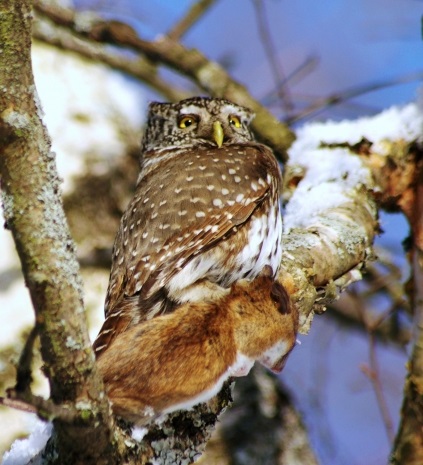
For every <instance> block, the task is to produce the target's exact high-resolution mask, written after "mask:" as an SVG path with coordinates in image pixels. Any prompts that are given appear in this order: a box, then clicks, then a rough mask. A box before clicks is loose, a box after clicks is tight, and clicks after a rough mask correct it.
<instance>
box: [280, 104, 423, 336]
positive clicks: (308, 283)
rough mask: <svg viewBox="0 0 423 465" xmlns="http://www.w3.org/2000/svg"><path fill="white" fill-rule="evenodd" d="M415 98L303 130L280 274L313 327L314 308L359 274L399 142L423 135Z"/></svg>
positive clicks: (292, 163) (294, 152) (291, 168)
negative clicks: (374, 112)
mask: <svg viewBox="0 0 423 465" xmlns="http://www.w3.org/2000/svg"><path fill="white" fill-rule="evenodd" d="M422 122H423V116H422V112H421V110H420V109H419V108H418V106H417V105H415V104H410V105H408V106H406V107H404V108H391V109H389V110H386V111H384V112H382V113H380V114H379V115H376V116H374V117H366V118H361V119H358V120H356V121H342V122H327V123H311V124H308V125H306V126H304V127H303V128H301V129H299V130H298V131H297V140H296V141H295V142H294V144H293V145H292V147H291V148H290V150H289V161H288V163H287V165H286V168H285V194H284V195H285V201H286V206H285V215H284V221H285V232H286V236H285V241H284V256H283V262H282V265H283V268H282V271H281V273H280V279H281V280H282V281H283V282H284V283H285V284H286V285H287V283H289V282H291V287H293V291H294V293H295V300H296V302H297V304H298V306H299V308H300V311H301V317H300V322H301V324H302V328H301V330H302V331H303V332H307V331H308V330H309V327H310V322H311V319H312V316H313V314H314V312H321V311H322V310H323V309H324V306H325V304H326V303H327V302H328V301H330V300H332V299H334V298H336V296H337V291H339V290H342V289H343V288H344V287H345V286H346V285H347V284H349V283H351V282H354V281H357V280H359V279H360V278H361V271H360V270H361V269H362V268H363V266H364V265H365V263H366V261H367V260H369V259H371V258H372V248H371V247H372V243H373V239H374V236H375V234H377V233H378V222H377V209H376V203H375V198H376V199H379V198H380V197H381V190H382V189H381V186H380V180H381V175H380V169H381V167H382V166H384V165H386V163H387V162H388V158H389V157H390V156H391V155H392V147H393V144H394V142H397V143H399V142H400V141H402V143H403V144H405V145H408V146H410V145H411V144H413V143H415V142H416V141H419V140H421V137H422V130H421V129H422Z"/></svg>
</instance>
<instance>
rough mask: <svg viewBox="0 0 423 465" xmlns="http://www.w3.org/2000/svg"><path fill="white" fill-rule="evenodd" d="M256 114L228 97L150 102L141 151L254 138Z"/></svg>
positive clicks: (219, 143)
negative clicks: (176, 101) (252, 130)
mask: <svg viewBox="0 0 423 465" xmlns="http://www.w3.org/2000/svg"><path fill="white" fill-rule="evenodd" d="M253 118H254V113H253V112H252V111H251V110H249V109H248V108H245V107H241V106H239V105H236V104H235V103H232V102H230V101H229V100H224V99H218V98H205V97H193V98H189V99H186V100H182V101H180V102H178V103H159V102H153V103H151V104H150V107H149V113H148V121H147V127H146V130H145V133H144V138H143V142H142V153H143V154H145V153H146V152H148V151H150V150H154V151H155V152H157V151H160V150H162V149H174V148H184V147H198V146H205V147H211V146H212V147H220V146H221V145H230V144H239V143H245V142H250V141H252V140H253V136H252V133H251V131H250V122H251V120H252V119H253Z"/></svg>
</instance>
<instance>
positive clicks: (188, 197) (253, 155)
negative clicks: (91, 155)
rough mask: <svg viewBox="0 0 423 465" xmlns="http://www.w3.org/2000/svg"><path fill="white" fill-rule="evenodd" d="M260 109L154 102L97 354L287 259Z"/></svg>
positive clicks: (215, 102) (274, 168)
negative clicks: (132, 330)
mask: <svg viewBox="0 0 423 465" xmlns="http://www.w3.org/2000/svg"><path fill="white" fill-rule="evenodd" d="M253 116H254V115H253V113H252V112H251V111H250V110H249V109H247V108H244V107H241V106H239V105H236V104H234V103H232V102H229V101H227V100H224V99H209V98H200V97H194V98H190V99H186V100H182V101H181V102H179V103H152V104H150V107H149V114H148V122H147V127H146V130H145V134H144V138H143V142H142V152H141V172H140V175H139V178H138V181H137V186H136V191H135V194H134V197H133V199H132V201H131V202H130V204H129V206H128V208H127V210H126V212H125V213H124V215H123V217H122V220H121V223H120V228H119V231H118V233H117V236H116V240H115V244H114V249H113V263H112V270H111V275H110V281H109V287H108V291H107V297H106V304H105V316H106V320H105V322H104V325H103V328H102V330H101V332H100V334H99V336H98V337H97V339H96V341H95V343H94V349H95V351H96V355H97V356H98V355H99V354H101V353H102V351H104V350H105V349H106V348H107V346H108V345H109V344H110V342H111V341H112V340H113V339H114V338H115V337H116V335H117V334H119V333H120V332H122V331H125V330H127V329H128V328H129V327H131V326H133V325H136V324H138V323H139V322H141V321H145V320H148V319H151V318H153V317H155V316H157V315H160V314H164V313H167V312H169V311H171V310H172V309H173V308H174V307H175V306H177V305H179V304H181V303H184V302H201V301H204V300H207V299H210V298H212V299H213V298H215V297H216V296H219V295H224V294H225V292H229V288H230V286H231V285H232V284H233V283H235V282H236V281H238V280H240V279H249V280H251V279H253V278H255V277H257V276H258V275H259V274H260V272H261V270H262V269H263V267H264V266H266V265H269V266H270V267H271V269H272V271H273V276H275V275H276V273H277V271H278V269H279V265H280V261H281V254H282V250H281V235H282V218H281V212H280V208H279V194H280V177H281V173H280V169H279V166H278V163H277V161H276V159H275V157H274V155H273V153H272V151H271V150H270V149H269V148H268V147H266V146H265V145H262V144H259V143H257V142H255V141H254V140H253V136H252V134H251V131H250V128H249V125H250V122H251V120H252V118H253Z"/></svg>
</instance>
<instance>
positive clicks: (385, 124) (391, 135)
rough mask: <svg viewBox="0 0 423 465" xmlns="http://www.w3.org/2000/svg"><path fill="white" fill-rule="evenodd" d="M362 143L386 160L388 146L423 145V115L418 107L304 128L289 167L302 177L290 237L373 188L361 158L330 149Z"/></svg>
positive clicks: (287, 223) (288, 216) (291, 206)
mask: <svg viewBox="0 0 423 465" xmlns="http://www.w3.org/2000/svg"><path fill="white" fill-rule="evenodd" d="M363 138H366V139H368V140H369V141H370V142H372V144H373V145H372V150H373V151H375V152H377V153H379V154H381V155H386V144H384V143H383V141H386V140H405V141H408V142H412V141H422V142H423V112H422V110H421V109H420V108H419V106H418V105H416V104H409V105H407V106H405V107H392V108H390V109H388V110H385V111H383V112H382V113H380V114H378V115H376V116H374V117H365V118H359V119H357V120H355V121H341V122H332V121H328V122H326V123H310V124H307V125H305V126H304V127H302V128H300V129H299V130H298V131H297V140H296V141H295V142H294V144H293V145H292V147H291V148H290V150H289V162H288V165H287V167H288V169H292V170H294V172H299V173H302V174H303V177H302V179H301V182H300V183H299V184H298V186H297V188H296V189H295V191H294V193H293V195H292V197H291V198H290V200H289V202H288V203H287V205H286V208H285V214H284V227H285V231H286V232H288V231H290V230H291V229H293V228H304V227H307V226H309V225H311V224H314V223H315V222H316V220H317V217H318V216H319V215H320V214H321V213H322V211H324V210H327V209H329V208H334V207H337V206H339V205H341V204H343V203H345V202H346V201H348V198H349V196H351V195H352V194H353V193H354V190H355V189H357V188H360V187H362V186H364V187H366V188H369V189H371V188H373V187H374V186H373V181H372V177H371V174H370V172H369V170H368V168H367V167H365V166H364V163H363V162H362V160H361V159H360V157H359V156H354V154H352V153H351V152H350V151H349V150H348V149H347V148H343V147H335V148H325V146H326V145H328V144H338V143H339V144H345V143H347V144H350V145H354V144H356V143H358V142H360V141H361V140H362V139H363Z"/></svg>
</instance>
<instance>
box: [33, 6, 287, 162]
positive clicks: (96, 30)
mask: <svg viewBox="0 0 423 465" xmlns="http://www.w3.org/2000/svg"><path fill="white" fill-rule="evenodd" d="M34 8H35V10H36V11H37V12H40V13H41V14H43V15H45V16H48V17H49V18H50V19H51V20H52V21H54V22H55V23H56V24H59V25H62V26H66V27H67V28H69V29H70V30H71V31H72V33H73V34H74V35H75V36H76V37H86V38H88V39H90V40H93V41H97V42H104V43H109V44H113V45H116V46H119V47H120V48H122V50H124V49H127V50H131V51H135V52H136V53H141V54H142V55H144V56H145V57H146V58H148V59H149V60H151V61H152V62H158V63H161V64H164V65H166V66H168V67H169V68H171V69H174V70H175V71H177V72H179V73H182V74H183V75H185V76H187V77H188V78H190V79H191V80H193V81H194V82H195V83H196V84H197V85H198V86H199V87H200V88H201V89H202V90H204V91H206V92H207V93H209V94H210V95H212V96H213V97H222V98H227V99H229V100H232V101H234V102H237V103H239V104H241V105H244V106H246V107H248V108H250V109H251V110H253V111H254V112H255V114H256V118H255V120H254V122H253V130H254V132H255V134H256V136H257V138H258V139H259V140H260V141H261V142H263V143H265V144H267V145H269V146H270V147H271V148H272V149H273V150H274V152H275V154H276V155H277V156H279V157H280V158H281V160H282V161H284V160H286V150H287V148H288V147H289V146H290V145H291V143H292V141H293V140H294V134H293V133H292V132H291V131H290V130H289V129H288V128H287V127H286V126H285V125H283V124H281V123H280V122H279V121H278V120H277V119H276V118H275V117H274V116H273V115H272V114H271V113H270V112H269V111H268V110H267V109H266V108H264V107H263V106H262V105H260V103H259V102H257V101H256V100H255V99H254V98H252V97H251V95H250V94H249V93H248V91H247V90H246V88H245V87H244V86H243V85H241V84H240V83H238V82H236V81H235V80H233V79H232V78H231V77H230V76H229V75H228V73H227V72H226V71H225V70H224V69H223V68H222V67H221V66H220V65H219V64H217V63H215V62H212V61H210V60H208V59H207V58H206V57H205V56H204V55H202V54H201V53H200V52H199V51H197V50H194V49H192V50H188V49H186V48H185V47H184V46H183V45H181V44H180V43H179V42H175V41H173V40H171V39H169V38H168V37H166V36H162V37H161V38H160V39H158V40H156V41H153V42H149V41H146V40H143V39H141V38H140V37H138V35H137V34H136V32H135V31H134V30H133V29H132V28H131V27H130V26H128V25H126V24H123V23H120V22H117V21H110V22H105V21H102V20H101V19H100V18H98V19H96V20H93V22H92V23H91V25H90V26H88V27H86V28H85V29H84V30H83V31H81V29H80V28H78V15H77V13H74V12H73V11H71V10H66V9H63V8H60V7H57V6H54V7H53V6H51V5H47V4H45V3H43V2H40V1H39V0H36V1H35V3H34Z"/></svg>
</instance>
